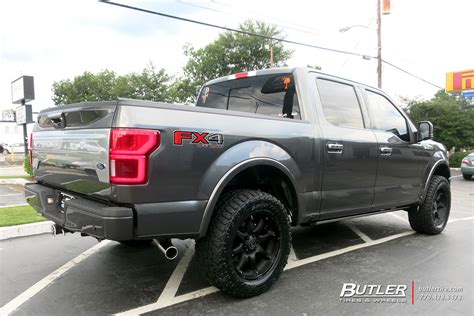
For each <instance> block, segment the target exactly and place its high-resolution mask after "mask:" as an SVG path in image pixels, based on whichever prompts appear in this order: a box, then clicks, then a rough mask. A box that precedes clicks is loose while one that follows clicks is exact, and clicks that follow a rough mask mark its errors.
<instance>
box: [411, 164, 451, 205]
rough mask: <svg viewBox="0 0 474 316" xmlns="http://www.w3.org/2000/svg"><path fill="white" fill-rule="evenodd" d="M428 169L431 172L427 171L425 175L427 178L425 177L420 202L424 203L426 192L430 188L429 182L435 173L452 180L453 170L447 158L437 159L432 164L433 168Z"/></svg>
mask: <svg viewBox="0 0 474 316" xmlns="http://www.w3.org/2000/svg"><path fill="white" fill-rule="evenodd" d="M428 170H429V172H427V173H426V175H425V179H424V183H423V188H422V191H421V196H420V201H419V204H422V203H423V201H424V200H425V198H426V193H427V191H428V188H429V183H430V181H431V178H432V177H433V176H434V175H438V176H442V177H445V178H446V180H448V181H450V180H449V179H450V177H451V171H450V169H449V163H448V161H447V160H444V159H441V160H437V161H436V162H434V163H433V164H432V166H431V168H429V169H427V171H428Z"/></svg>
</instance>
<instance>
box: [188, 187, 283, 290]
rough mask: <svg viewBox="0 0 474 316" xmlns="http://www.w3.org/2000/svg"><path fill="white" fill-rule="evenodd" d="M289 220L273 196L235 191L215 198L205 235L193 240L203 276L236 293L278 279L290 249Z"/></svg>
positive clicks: (266, 287)
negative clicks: (213, 213) (210, 219)
mask: <svg viewBox="0 0 474 316" xmlns="http://www.w3.org/2000/svg"><path fill="white" fill-rule="evenodd" d="M290 242H291V235H290V223H289V218H288V213H287V211H286V209H285V207H284V205H283V204H282V203H281V202H280V201H279V200H278V199H277V198H275V197H274V196H272V195H270V194H268V193H265V192H261V191H254V190H236V191H231V192H229V193H227V194H225V195H224V196H223V197H222V198H221V199H220V200H219V202H218V204H217V207H216V214H215V216H214V217H213V219H212V221H211V224H210V226H209V231H208V232H207V235H206V236H205V237H204V238H203V239H201V240H198V242H197V244H196V257H197V260H198V262H199V266H200V268H201V272H202V274H203V275H204V277H205V278H206V279H207V280H208V281H209V283H211V284H212V285H214V286H216V287H217V288H219V289H221V290H222V291H223V292H224V293H227V294H229V295H232V296H236V297H251V296H255V295H259V294H261V293H263V292H265V291H266V290H268V289H269V288H270V287H271V286H272V285H273V283H275V281H276V280H277V279H278V277H279V276H280V274H281V272H282V271H283V268H284V267H285V265H286V262H287V260H288V254H289V252H290Z"/></svg>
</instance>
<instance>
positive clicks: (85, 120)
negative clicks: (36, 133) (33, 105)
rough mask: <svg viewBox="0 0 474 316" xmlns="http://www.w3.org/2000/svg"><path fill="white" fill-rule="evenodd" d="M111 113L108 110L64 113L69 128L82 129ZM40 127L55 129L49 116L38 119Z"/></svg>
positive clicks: (41, 116)
mask: <svg viewBox="0 0 474 316" xmlns="http://www.w3.org/2000/svg"><path fill="white" fill-rule="evenodd" d="M109 113H110V110H108V109H104V110H97V109H91V110H78V111H71V112H66V113H64V118H65V120H66V124H67V127H80V126H87V125H89V124H92V123H94V122H95V121H97V120H99V119H100V118H102V117H104V116H106V115H107V114H109ZM38 125H39V126H41V127H43V128H45V127H53V122H52V121H51V119H49V118H48V116H47V114H45V115H40V116H39V117H38Z"/></svg>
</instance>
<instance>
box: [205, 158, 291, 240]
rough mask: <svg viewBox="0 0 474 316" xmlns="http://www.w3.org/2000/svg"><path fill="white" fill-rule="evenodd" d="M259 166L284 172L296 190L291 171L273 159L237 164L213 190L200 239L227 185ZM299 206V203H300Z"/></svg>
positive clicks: (257, 159)
mask: <svg viewBox="0 0 474 316" xmlns="http://www.w3.org/2000/svg"><path fill="white" fill-rule="evenodd" d="M259 165H266V166H272V167H275V168H277V169H279V170H280V171H282V172H283V173H284V174H285V175H286V176H287V177H288V179H290V181H291V184H292V186H293V188H295V190H296V188H297V187H296V180H295V178H294V177H293V175H292V174H291V172H290V170H289V169H288V168H287V167H286V166H285V165H284V164H282V163H281V162H279V161H277V160H275V159H271V158H266V157H256V158H250V159H247V160H244V161H241V162H240V163H238V164H236V165H235V166H233V167H232V168H231V169H229V170H228V171H227V172H226V173H225V174H224V175H223V176H222V177H221V178H220V180H219V182H217V184H216V186H215V187H214V189H213V190H212V193H211V196H210V197H209V200H208V202H207V204H206V208H205V210H204V214H203V216H202V220H201V225H200V227H199V237H198V238H201V237H204V235H206V232H207V229H208V227H209V223H210V222H211V218H212V215H213V213H214V207H215V206H216V203H217V201H218V200H219V197H220V195H221V193H222V191H223V190H224V188H225V187H226V185H227V184H228V183H229V182H230V181H231V180H232V179H233V178H234V177H235V176H236V175H237V174H239V173H240V172H242V171H244V170H245V169H248V168H250V167H254V166H259ZM298 204H300V203H299V201H298Z"/></svg>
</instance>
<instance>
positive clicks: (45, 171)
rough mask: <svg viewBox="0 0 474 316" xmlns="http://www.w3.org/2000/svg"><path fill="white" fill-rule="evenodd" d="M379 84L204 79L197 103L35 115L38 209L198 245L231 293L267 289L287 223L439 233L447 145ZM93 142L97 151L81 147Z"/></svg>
mask: <svg viewBox="0 0 474 316" xmlns="http://www.w3.org/2000/svg"><path fill="white" fill-rule="evenodd" d="M432 136H433V125H432V124H431V123H429V122H420V123H419V125H418V128H416V127H415V125H414V124H413V123H412V122H411V121H410V119H409V118H408V117H407V115H406V114H405V113H404V112H403V111H401V110H400V109H399V108H398V107H397V106H395V103H394V102H393V101H392V100H391V99H390V98H389V97H388V96H387V95H386V94H385V93H384V92H383V91H381V90H379V89H376V88H372V87H369V86H366V85H363V84H360V83H357V82H354V81H350V80H346V79H342V78H339V77H335V76H331V75H327V74H324V73H320V72H317V71H315V70H314V69H309V68H278V69H269V70H261V71H252V72H245V73H238V74H235V75H231V76H226V77H222V78H218V79H215V80H212V81H210V82H208V83H206V84H205V85H204V86H203V88H202V89H201V91H200V93H199V95H198V101H197V104H196V107H190V106H184V105H174V104H165V103H157V102H147V101H140V100H129V99H126V100H119V101H111V102H86V103H79V104H72V105H67V106H59V107H55V108H51V109H48V110H44V111H41V112H40V113H39V117H38V123H37V124H36V125H35V127H34V131H33V136H32V144H33V148H32V166H33V170H34V177H35V179H36V183H31V184H26V185H25V194H26V197H27V200H28V203H30V204H31V205H32V206H33V207H35V208H36V210H37V211H38V212H40V213H41V214H43V215H44V216H46V217H47V218H48V219H50V220H52V221H53V222H54V223H55V226H54V227H55V229H56V231H66V232H79V233H81V234H83V235H89V236H94V237H96V238H97V239H99V240H101V239H111V240H116V241H120V242H122V243H126V244H129V245H134V244H135V245H136V244H137V243H140V242H142V243H147V242H150V240H152V239H157V240H159V244H160V245H161V249H162V251H163V252H164V253H165V255H166V256H167V257H168V258H173V257H175V256H176V252H177V250H176V248H174V247H173V246H172V245H171V241H170V238H183V239H184V238H194V239H196V256H197V260H198V262H199V266H200V268H201V270H202V272H203V275H204V276H205V278H206V279H207V280H208V281H209V282H210V283H211V284H212V285H214V286H216V287H218V288H220V289H222V290H223V291H224V292H225V293H228V294H231V295H234V296H238V297H249V296H254V295H258V294H260V293H263V292H264V291H266V290H268V289H269V288H270V287H271V286H272V284H273V283H274V282H275V281H276V280H277V279H278V277H279V276H280V274H281V272H282V271H283V268H284V267H285V265H286V263H287V259H288V254H289V252H290V240H291V235H290V226H295V225H308V224H316V223H324V222H328V221H334V220H340V219H343V218H348V217H354V216H365V215H372V214H377V213H381V212H389V211H394V210H406V211H407V212H408V216H409V221H410V225H411V227H412V228H413V229H414V230H415V231H417V232H420V233H423V234H430V235H435V234H439V233H441V232H442V231H443V229H444V228H445V226H446V224H447V222H448V217H449V212H450V205H451V193H450V184H449V178H450V171H449V166H448V157H447V151H446V148H445V146H443V145H442V144H440V143H437V142H435V141H433V140H432ZM85 144H88V145H90V146H86V145H85Z"/></svg>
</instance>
